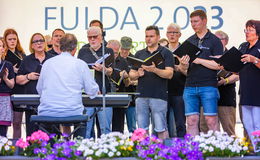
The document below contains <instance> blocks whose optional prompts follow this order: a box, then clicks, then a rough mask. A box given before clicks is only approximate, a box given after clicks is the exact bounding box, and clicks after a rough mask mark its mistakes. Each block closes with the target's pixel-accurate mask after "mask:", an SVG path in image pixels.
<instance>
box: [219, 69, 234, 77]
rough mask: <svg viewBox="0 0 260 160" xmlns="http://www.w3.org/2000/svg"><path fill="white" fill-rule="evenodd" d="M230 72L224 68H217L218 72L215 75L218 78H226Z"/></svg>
mask: <svg viewBox="0 0 260 160" xmlns="http://www.w3.org/2000/svg"><path fill="white" fill-rule="evenodd" d="M231 74H232V72H229V71H226V70H224V69H223V70H219V71H218V73H217V76H218V77H219V78H220V77H222V78H227V77H229V76H230V75H231Z"/></svg>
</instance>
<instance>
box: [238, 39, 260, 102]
mask: <svg viewBox="0 0 260 160" xmlns="http://www.w3.org/2000/svg"><path fill="white" fill-rule="evenodd" d="M239 50H240V51H241V52H242V53H243V54H251V55H253V56H255V57H257V58H259V59H260V41H259V40H258V41H257V42H256V44H255V45H254V46H253V47H251V48H249V43H247V42H246V43H243V44H241V46H240V49H239ZM239 78H240V95H241V96H240V104H241V105H252V106H260V98H259V91H260V69H259V68H257V67H256V66H255V65H254V64H253V63H247V64H246V65H245V67H244V68H243V69H242V70H241V71H240V72H239Z"/></svg>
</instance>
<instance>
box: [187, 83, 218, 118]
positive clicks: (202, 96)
mask: <svg viewBox="0 0 260 160" xmlns="http://www.w3.org/2000/svg"><path fill="white" fill-rule="evenodd" d="M183 99H184V103H185V115H186V116H188V115H194V114H199V113H200V106H201V105H202V107H203V110H204V115H206V116H215V115H217V113H218V112H217V108H218V99H219V92H218V88H216V87H185V89H184V93H183Z"/></svg>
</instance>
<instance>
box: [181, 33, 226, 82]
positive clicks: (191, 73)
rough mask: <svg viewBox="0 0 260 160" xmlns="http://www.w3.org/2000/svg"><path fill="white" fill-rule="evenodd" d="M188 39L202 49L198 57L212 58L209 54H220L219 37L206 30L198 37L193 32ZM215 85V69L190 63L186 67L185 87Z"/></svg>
mask: <svg viewBox="0 0 260 160" xmlns="http://www.w3.org/2000/svg"><path fill="white" fill-rule="evenodd" d="M188 41H190V42H191V43H193V44H194V45H196V46H198V47H199V48H200V49H202V52H201V54H200V55H199V58H202V59H207V60H212V58H211V57H210V56H216V55H222V54H223V45H222V43H221V41H220V39H219V38H218V37H217V36H215V35H214V34H213V33H211V32H210V31H208V32H207V33H206V35H205V36H204V37H203V38H202V39H199V37H198V36H197V35H196V34H194V35H193V36H191V37H190V38H188ZM206 86H213V87H217V71H216V70H212V69H209V68H207V67H204V66H203V65H200V64H195V63H191V64H190V66H189V69H188V73H187V78H186V84H185V87H206Z"/></svg>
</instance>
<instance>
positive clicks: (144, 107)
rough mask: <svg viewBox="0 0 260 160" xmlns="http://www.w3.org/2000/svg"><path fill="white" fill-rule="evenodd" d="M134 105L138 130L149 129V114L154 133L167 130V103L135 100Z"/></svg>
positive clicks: (152, 100) (146, 99)
mask: <svg viewBox="0 0 260 160" xmlns="http://www.w3.org/2000/svg"><path fill="white" fill-rule="evenodd" d="M135 104H136V117H137V124H138V127H139V128H143V129H145V130H148V129H149V125H150V112H151V116H152V119H153V121H154V130H155V131H156V132H164V131H166V130H167V122H166V113H167V101H165V100H162V99H157V98H137V99H136V101H135Z"/></svg>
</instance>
